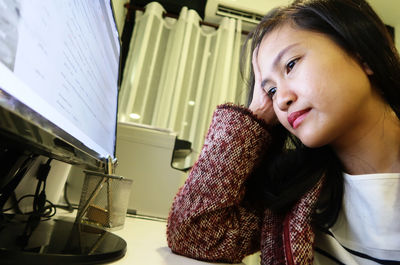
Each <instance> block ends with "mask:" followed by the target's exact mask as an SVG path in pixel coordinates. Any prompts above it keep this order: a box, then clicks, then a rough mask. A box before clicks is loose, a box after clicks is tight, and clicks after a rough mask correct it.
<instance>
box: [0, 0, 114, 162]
mask: <svg viewBox="0 0 400 265" xmlns="http://www.w3.org/2000/svg"><path fill="white" fill-rule="evenodd" d="M114 21H115V20H114V16H113V12H112V8H111V2H110V0H57V1H54V0H7V1H2V0H0V107H1V108H2V114H0V115H1V116H0V119H1V120H2V121H0V123H1V126H0V127H1V128H0V129H1V130H2V132H3V136H2V137H3V138H4V135H7V136H11V137H12V138H14V139H25V140H26V141H28V142H29V143H28V144H31V145H33V146H35V147H36V148H39V149H43V150H44V151H45V152H46V153H50V154H51V153H53V154H55V157H56V158H61V160H64V161H67V162H71V161H72V162H74V161H75V162H76V161H78V160H85V156H88V157H89V158H90V159H94V160H95V161H97V162H93V163H94V164H96V165H98V161H99V160H103V158H107V157H109V156H110V157H112V158H114V155H115V141H116V119H117V101H118V99H117V98H118V70H119V53H120V44H119V39H118V32H117V28H116V25H115V22H114ZM17 119H20V120H19V121H16V120H17ZM7 120H8V124H7V122H6V121H7ZM21 124H25V125H21ZM26 124H28V125H26ZM21 126H23V127H24V129H25V131H30V133H27V135H24V130H21V128H20V127H21ZM27 128H28V129H27ZM48 136H50V138H51V137H53V139H50V140H47V138H48ZM77 157H79V159H77ZM89 158H88V159H86V160H90V159H89ZM93 163H92V164H93Z"/></svg>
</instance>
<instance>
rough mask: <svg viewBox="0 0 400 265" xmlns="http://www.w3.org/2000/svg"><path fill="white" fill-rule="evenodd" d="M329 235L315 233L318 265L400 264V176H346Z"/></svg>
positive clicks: (398, 174)
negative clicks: (339, 203)
mask: <svg viewBox="0 0 400 265" xmlns="http://www.w3.org/2000/svg"><path fill="white" fill-rule="evenodd" d="M330 232H331V234H325V233H322V232H317V233H316V242H315V249H316V250H315V261H314V264H315V265H330V264H346V265H353V264H357V265H360V264H362V265H376V264H400V173H393V174H392V173H387V174H386V173H385V174H367V175H349V174H344V194H343V204H342V209H341V212H340V213H339V216H338V219H337V221H336V223H335V224H334V226H333V227H331V229H330ZM329 256H330V257H329Z"/></svg>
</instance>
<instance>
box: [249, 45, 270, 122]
mask: <svg viewBox="0 0 400 265" xmlns="http://www.w3.org/2000/svg"><path fill="white" fill-rule="evenodd" d="M257 55H258V47H257V48H256V49H254V51H253V54H252V66H253V72H254V88H253V99H252V102H251V104H250V106H249V109H250V110H251V111H252V112H253V113H254V114H255V115H256V116H257V117H259V118H261V119H263V120H265V121H266V122H267V123H275V122H276V116H275V112H274V110H273V106H272V100H271V99H270V98H269V97H268V95H267V93H266V92H265V91H264V89H263V88H262V87H261V72H260V68H259V66H258V63H257Z"/></svg>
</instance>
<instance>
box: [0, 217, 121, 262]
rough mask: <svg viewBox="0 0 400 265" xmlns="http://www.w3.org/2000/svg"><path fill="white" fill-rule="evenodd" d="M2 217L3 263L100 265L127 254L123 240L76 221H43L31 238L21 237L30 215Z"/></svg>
mask: <svg viewBox="0 0 400 265" xmlns="http://www.w3.org/2000/svg"><path fill="white" fill-rule="evenodd" d="M0 218H1V219H2V220H0V221H1V222H0V260H1V264H57V265H60V264H98V263H105V262H111V261H115V260H117V259H120V258H122V257H123V256H124V255H125V253H126V242H125V240H123V239H122V238H120V237H118V236H116V235H114V234H112V233H110V232H106V231H104V230H102V229H98V228H96V227H92V226H88V225H84V224H78V223H74V221H73V220H63V219H49V220H47V221H41V222H40V223H39V225H38V226H37V227H36V229H34V230H33V232H32V234H31V235H30V236H29V238H27V237H24V236H21V235H24V234H25V232H26V229H27V226H26V223H27V222H26V220H27V218H28V217H27V216H21V215H5V214H2V215H0ZM28 229H29V228H28Z"/></svg>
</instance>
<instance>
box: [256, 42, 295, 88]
mask: <svg viewBox="0 0 400 265" xmlns="http://www.w3.org/2000/svg"><path fill="white" fill-rule="evenodd" d="M299 44H300V43H298V42H296V43H293V44H290V45H289V46H286V47H285V48H284V49H282V50H281V51H280V52H279V53H278V55H277V56H276V57H275V59H274V61H273V63H272V69H276V68H277V67H278V64H279V61H280V60H281V59H282V57H283V55H285V53H287V52H288V51H289V50H290V49H292V48H293V47H295V46H297V45H299ZM270 81H271V80H270V79H268V78H265V79H263V80H262V81H261V87H262V88H264V86H265V85H266V84H267V83H268V82H270Z"/></svg>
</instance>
